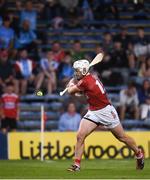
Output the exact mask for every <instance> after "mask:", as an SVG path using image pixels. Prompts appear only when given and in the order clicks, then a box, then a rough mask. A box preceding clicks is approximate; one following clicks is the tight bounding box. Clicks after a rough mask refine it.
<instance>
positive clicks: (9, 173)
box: [0, 159, 150, 179]
mask: <svg viewBox="0 0 150 180" xmlns="http://www.w3.org/2000/svg"><path fill="white" fill-rule="evenodd" d="M70 164H72V160H58V161H44V162H41V161H38V160H26V161H25V160H20V161H13V160H1V161H0V179H2V178H7V179H8V178H11V179H19V178H23V179H27V178H30V179H33V178H34V179H37V178H38V179H39V178H40V179H46V178H47V179H150V159H147V160H145V169H144V170H142V171H141V170H138V171H137V170H135V160H133V159H128V160H83V161H82V169H81V171H80V172H74V173H72V172H67V171H66V169H67V167H69V166H70Z"/></svg>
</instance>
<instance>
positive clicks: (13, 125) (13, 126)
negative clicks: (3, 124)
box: [9, 118, 17, 132]
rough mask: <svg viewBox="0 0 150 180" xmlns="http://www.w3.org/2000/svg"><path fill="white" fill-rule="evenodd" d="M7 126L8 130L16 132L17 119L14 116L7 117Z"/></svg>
mask: <svg viewBox="0 0 150 180" xmlns="http://www.w3.org/2000/svg"><path fill="white" fill-rule="evenodd" d="M9 128H10V131H13V132H16V130H17V120H16V119H14V118H10V119H9Z"/></svg>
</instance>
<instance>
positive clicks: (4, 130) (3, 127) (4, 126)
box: [1, 118, 8, 134]
mask: <svg viewBox="0 0 150 180" xmlns="http://www.w3.org/2000/svg"><path fill="white" fill-rule="evenodd" d="M7 127H8V121H7V118H3V119H2V120H1V131H2V133H3V134H6V133H7Z"/></svg>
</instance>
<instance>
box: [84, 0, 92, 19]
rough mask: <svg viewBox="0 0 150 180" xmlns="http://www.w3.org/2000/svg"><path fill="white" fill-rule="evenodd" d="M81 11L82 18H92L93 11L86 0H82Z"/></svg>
mask: <svg viewBox="0 0 150 180" xmlns="http://www.w3.org/2000/svg"><path fill="white" fill-rule="evenodd" d="M82 11H83V20H86V21H92V20H94V15H93V11H92V8H91V6H90V3H89V1H88V0H83V2H82Z"/></svg>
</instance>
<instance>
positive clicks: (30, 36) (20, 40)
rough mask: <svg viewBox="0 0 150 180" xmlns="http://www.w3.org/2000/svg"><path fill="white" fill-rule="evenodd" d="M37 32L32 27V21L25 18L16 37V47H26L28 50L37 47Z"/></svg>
mask: <svg viewBox="0 0 150 180" xmlns="http://www.w3.org/2000/svg"><path fill="white" fill-rule="evenodd" d="M36 39H37V36H36V33H35V32H34V31H33V30H31V29H30V21H28V20H24V21H23V22H22V28H21V29H20V31H19V33H18V36H17V38H16V48H25V49H27V51H28V52H30V51H32V50H34V49H36V48H37V44H36Z"/></svg>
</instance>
